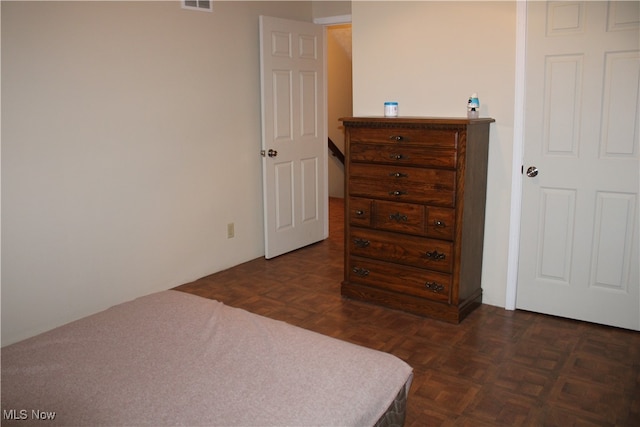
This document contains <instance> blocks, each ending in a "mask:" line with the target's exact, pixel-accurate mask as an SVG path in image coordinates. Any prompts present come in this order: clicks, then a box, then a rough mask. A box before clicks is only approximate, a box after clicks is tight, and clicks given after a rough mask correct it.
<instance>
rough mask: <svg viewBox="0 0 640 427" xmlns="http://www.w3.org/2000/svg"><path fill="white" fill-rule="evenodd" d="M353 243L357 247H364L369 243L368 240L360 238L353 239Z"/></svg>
mask: <svg viewBox="0 0 640 427" xmlns="http://www.w3.org/2000/svg"><path fill="white" fill-rule="evenodd" d="M353 243H354V244H355V245H356V246H357V247H359V248H366V247H367V246H369V244H370V242H369V241H368V240H365V239H360V238H356V239H353Z"/></svg>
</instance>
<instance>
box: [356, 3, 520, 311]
mask: <svg viewBox="0 0 640 427" xmlns="http://www.w3.org/2000/svg"><path fill="white" fill-rule="evenodd" d="M515 22H516V3H515V2H433V1H425V2H395V1H394V2H360V1H355V2H353V3H352V23H353V52H354V54H353V89H354V93H353V103H354V106H353V109H354V115H357V116H364V115H382V114H383V103H384V101H398V103H399V111H400V114H401V115H409V116H449V117H451V116H464V115H465V114H466V111H465V108H466V101H467V99H468V97H469V95H470V94H471V93H473V92H477V93H478V95H479V98H480V103H481V108H480V114H481V116H490V117H493V118H495V119H496V123H495V124H494V125H492V128H491V141H490V152H489V176H488V190H487V192H488V193H487V215H486V218H487V219H486V226H485V246H484V247H485V250H484V254H485V256H484V267H483V275H482V287H483V289H484V302H485V303H488V304H492V305H497V306H501V307H504V305H505V294H506V274H507V273H506V272H507V251H508V232H509V208H510V192H511V183H510V180H511V163H512V153H513V151H512V145H513V123H514V113H513V111H514V97H515V39H516V37H515V36H516V26H515Z"/></svg>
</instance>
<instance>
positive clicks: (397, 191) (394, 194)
mask: <svg viewBox="0 0 640 427" xmlns="http://www.w3.org/2000/svg"><path fill="white" fill-rule="evenodd" d="M403 194H407V192H406V191H400V190H395V191H389V195H390V196H402V195H403Z"/></svg>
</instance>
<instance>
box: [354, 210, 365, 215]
mask: <svg viewBox="0 0 640 427" xmlns="http://www.w3.org/2000/svg"><path fill="white" fill-rule="evenodd" d="M356 215H358V216H362V215H364V211H361V210H360V209H358V210H357V211H356Z"/></svg>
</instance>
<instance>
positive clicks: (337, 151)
mask: <svg viewBox="0 0 640 427" xmlns="http://www.w3.org/2000/svg"><path fill="white" fill-rule="evenodd" d="M328 139H329V150H330V151H331V154H332V155H333V156H334V157H336V158H337V159H338V160H340V163H342V164H343V165H344V154H342V151H340V149H339V148H338V146H337V145H336V144H335V143H334V142H333V141H332V140H331V138H328Z"/></svg>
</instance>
